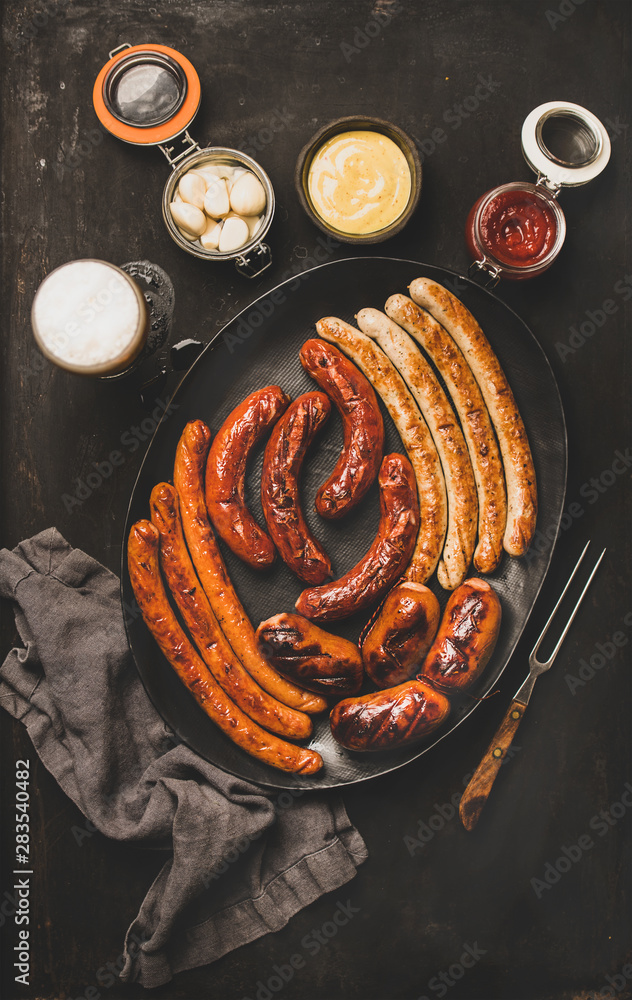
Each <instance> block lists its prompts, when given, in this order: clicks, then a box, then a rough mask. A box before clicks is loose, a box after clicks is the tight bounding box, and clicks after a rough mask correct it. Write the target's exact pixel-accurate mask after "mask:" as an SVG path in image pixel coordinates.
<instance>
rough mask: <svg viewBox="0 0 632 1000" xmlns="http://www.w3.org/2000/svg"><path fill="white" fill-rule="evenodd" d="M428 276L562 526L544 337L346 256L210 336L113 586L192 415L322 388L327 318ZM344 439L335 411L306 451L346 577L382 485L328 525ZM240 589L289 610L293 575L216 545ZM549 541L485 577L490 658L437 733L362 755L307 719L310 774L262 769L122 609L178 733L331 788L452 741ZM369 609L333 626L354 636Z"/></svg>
mask: <svg viewBox="0 0 632 1000" xmlns="http://www.w3.org/2000/svg"><path fill="white" fill-rule="evenodd" d="M420 276H426V277H429V278H433V279H435V280H436V281H439V282H441V283H443V284H445V285H446V286H447V287H448V288H450V289H451V290H453V291H455V293H456V294H457V295H458V296H459V298H460V299H461V300H462V301H463V303H464V304H465V305H466V306H467V307H468V308H469V309H471V311H472V312H473V314H474V316H475V317H476V318H477V320H478V321H479V323H480V324H481V326H482V328H483V330H484V331H485V333H486V334H487V337H488V338H489V340H490V342H491V344H492V347H493V348H494V350H495V351H496V353H497V355H498V357H499V359H500V362H501V364H502V366H503V368H504V370H505V372H506V375H507V378H508V379H509V383H510V385H511V387H512V389H513V391H514V395H515V397H516V400H517V403H518V406H519V408H520V411H521V413H522V416H523V419H524V422H525V425H526V428H527V434H528V436H529V441H530V443H531V447H532V451H533V457H534V462H535V468H536V475H537V480H538V497H539V514H538V524H539V525H540V526H542V525H544V526H546V528H547V529H550V528H552V527H555V526H557V525H558V523H559V519H560V517H561V514H562V507H563V502H564V491H565V485H566V429H565V422H564V414H563V411H562V406H561V402H560V397H559V393H558V389H557V385H556V383H555V379H554V376H553V372H552V371H551V368H550V366H549V363H548V361H547V359H546V356H545V355H544V353H543V351H542V349H541V347H540V346H539V344H538V342H537V341H536V340H535V338H534V337H533V335H532V334H531V332H530V331H529V329H528V328H527V327H526V326H525V324H524V323H523V322H522V320H520V319H519V317H518V316H517V315H516V314H515V313H514V312H512V310H511V309H509V307H508V306H506V305H505V304H504V303H503V302H501V301H500V299H497V298H496V297H495V296H494V295H492V294H491V293H490V292H488V291H486V290H485V289H483V288H481V287H479V286H478V285H476V284H474V283H473V282H470V281H468V280H467V279H465V278H461V277H459V276H458V275H456V274H453V273H452V272H450V271H446V270H444V269H442V268H438V267H432V266H429V265H426V264H420V263H416V262H415V261H408V260H396V259H391V258H375V257H372V258H351V259H348V260H340V261H334V262H332V263H330V264H324V265H322V266H321V267H317V268H314V269H313V270H311V271H308V272H306V273H304V274H303V275H301V276H300V277H296V278H292V279H290V280H288V281H286V282H284V283H283V284H282V285H279V286H278V287H277V288H276V289H274V290H273V291H272V292H267V293H266V295H264V296H262V297H261V298H260V299H258V300H257V301H256V302H254V303H252V305H250V306H248V307H247V308H246V309H244V310H243V312H242V313H240V314H239V315H238V316H237V317H235V319H233V320H231V322H230V323H228V324H227V326H226V327H224V329H223V330H222V331H220V333H219V335H218V336H217V337H216V338H215V340H214V341H213V342H212V343H211V344H209V346H208V347H207V348H206V349H205V351H204V352H203V353H202V354H201V355H200V357H199V358H198V360H197V361H196V362H195V364H194V365H193V366H192V367H191V369H190V370H189V372H188V373H187V375H186V376H185V378H184V379H183V381H182V383H181V385H180V387H179V389H178V391H177V393H176V395H175V396H174V403H175V404H176V405H177V408H175V409H174V412H173V413H172V414H170V415H169V416H168V417H167V418H164V419H163V421H162V422H161V423H160V425H159V426H158V428H157V430H156V433H155V435H154V437H153V439H152V441H151V443H150V445H149V447H148V449H147V454H146V455H145V458H144V461H143V464H142V466H141V469H140V472H139V474H138V478H137V480H136V484H135V486H134V490H133V492H132V497H131V500H130V505H129V510H128V516H127V522H126V526H125V535H124V539H123V547H122V567H121V569H122V572H121V594H122V600H123V602H124V607H125V606H126V607H127V608H128V609H129V608H130V607H133V600H134V595H133V592H132V588H131V584H130V580H129V575H128V572H127V566H126V555H125V550H126V540H127V536H128V533H129V529H130V527H131V525H132V524H133V522H134V521H136V520H138V519H139V518H142V517H148V516H149V495H150V493H151V490H152V488H153V486H154V485H155V484H156V483H157V482H160V481H162V480H172V474H173V460H174V456H175V451H176V445H177V443H178V439H179V437H180V435H181V433H182V430H183V428H184V426H185V424H186V423H187V421H189V420H194V419H202V420H204V421H205V422H206V423H207V424H208V425H209V427H210V428H211V430H212V431H213V432H215V431H217V429H218V428H219V426H220V425H221V423H222V421H223V420H224V419H225V417H226V416H227V415H228V414H229V413H230V411H231V410H232V409H233V407H234V406H236V405H237V403H239V402H240V401H241V400H242V399H243V398H244V397H245V396H247V395H248V394H249V393H251V392H253V391H254V390H255V389H258V388H261V387H263V386H266V385H270V384H278V385H280V386H281V387H282V388H283V389H284V390H285V391H286V392H287V393H288V394H289V395H290V396H292V398H296V396H298V395H300V394H301V393H303V392H307V391H309V390H313V389H315V388H316V386H315V384H314V383H313V382H312V381H311V379H310V378H309V376H308V375H307V374H306V373H305V372H304V371H303V368H302V367H301V364H300V361H299V357H298V352H299V349H300V347H301V345H302V344H303V342H304V341H305V340H307V339H308V338H309V337H312V336H315V335H316V332H315V329H314V324H315V323H316V321H317V320H318V319H320V318H321V317H323V316H328V315H332V316H338V317H340V318H341V319H344V320H347V321H348V322H350V323H353V322H354V314H355V313H357V312H358V311H359V310H360V309H361V308H363V307H364V306H374V307H376V308H378V309H382V308H383V306H384V303H385V301H386V299H387V298H388V296H389V295H391V294H393V293H394V292H398V291H401V292H406V290H407V287H408V285H409V284H410V282H411V281H412V280H413V279H414V278H417V277H420ZM382 410H383V415H384V423H385V429H386V438H385V453H386V452H390V451H400V452H401V451H404V448H403V445H402V443H401V440H400V438H399V435H398V433H397V431H396V430H395V427H394V425H393V423H392V421H391V419H390V417H389V416H388V414H387V413H386V411H385V410H384V407H382ZM341 446H342V427H341V423H340V419H339V417H338V414H337V413H336V412H335V408H334V412H332V417H331V418H330V421H329V423H328V425H327V426H326V428H325V430H324V432H323V433H322V435H321V436H320V438H319V440H318V443H317V444H316V445H315V446H314V447H313V449H312V450H311V451H310V452H309V454H308V456H307V459H306V462H305V466H304V474H303V482H302V494H303V504H304V510H305V513H306V517H307V520H308V522H309V525H310V528H311V529H312V530H313V532H314V534H315V535H316V537H317V538H319V540H320V541H321V542H322V543H323V545H324V546H325V548H326V550H327V552H328V553H329V555H330V556H331V558H332V562H333V566H334V572H335V575H336V576H339V575H340V574H342V573H344V572H346V571H347V570H348V569H349V568H350V567H351V566H353V565H354V564H355V563H356V562H357V561H358V560H359V559H360V558H361V557H362V555H363V554H364V553H365V552H366V550H367V549H368V547H369V546H370V544H371V542H372V541H373V538H374V536H375V533H376V530H377V525H378V519H379V502H378V491H377V485H374V486H373V488H372V489H371V491H370V492H369V493H368V494H367V495H366V496H365V498H364V499H363V501H362V503H361V504H360V505H359V506H358V508H356V510H355V511H353V512H352V513H351V514H350V515H348V516H347V517H346V518H343V519H342V521H340V522H331V521H324V520H322V519H321V518H319V517H318V515H317V514H316V513H315V511H314V496H315V494H316V491H317V489H318V487H319V486H320V485H321V484H322V482H323V481H324V480H325V479H326V478H327V476H328V475H329V474H330V472H331V470H332V468H333V466H334V464H335V462H336V460H337V457H338V455H339V452H340V448H341ZM262 456H263V449H260V451H259V452H258V454H257V456H256V457H255V459H254V461H253V463H252V467H251V468H250V469H249V471H248V478H247V500H248V503H249V504H250V505H251V509H252V510H253V512H254V514H255V516H256V517H258V518H259V519H260V521H261V523H263V519H262V515H261V506H260V502H259V484H260V475H261V462H262ZM222 551H223V552H224V555H225V558H226V563H227V565H228V569H229V572H230V575H231V578H232V580H233V582H234V585H235V587H236V589H237V592H238V593H239V596H240V598H241V599H242V601H243V604H244V607H245V609H246V611H247V613H248V615H249V616H250V619H251V620H252V622H253V623H254V625H255V626H256V625H258V623H259V622H260V621H262V620H263V619H265V618H268V617H270V616H271V615H274V614H278V613H280V612H281V611H293V609H294V602H295V600H296V598H297V597H298V595H299V593H300V592H301V590H302V584H301V582H300V581H299V580H298V579H297V578H296V577H294V576H293V574H291V573H290V571H289V570H288V569H287V568H286V567H285V565H284V564H283V563H282V562H281V561H280V560H279V561H278V564H277V565H276V567H274V568H273V569H272V570H270V571H268V572H267V573H265V574H260V573H255V572H254V571H253V570H250V569H249V568H248V567H247V566H245V565H244V564H243V563H242V562H241V561H240V560H239V559H237V558H236V557H235V556H233V554H232V553H231V552H230V551H228V550H227V549H226V548H225V547H224V546H222ZM551 553H552V546H548V547H547V551H546V552H545V553H543V554H540V555H538V556H537V558H534V559H532V560H526V559H511V558H510V557H509V556H507V555H506V554H505V555H504V556H503V558H502V561H501V563H500V566H499V568H498V570H497V571H496V572H495V573H494V574H492V575H491V576H490V577H489V579H490V580H491V583H492V585H493V586H494V588H495V590H496V592H497V593H498V596H499V597H500V600H501V603H502V607H503V622H502V627H501V632H500V636H499V639H498V644H497V646H496V649H495V651H494V655H493V657H492V659H491V661H490V663H489V664H488V666H487V669H486V670H485V672H484V674H483V676H482V677H481V678H480V681H479V682H478V684H477V685H476V686H475V687H474V688H473V690H472V691H471V695H473V696H474V697H468V696H465V697H464V698H462V699H461V700H459V701H457V702H455V703H454V705H453V708H452V713H451V715H450V717H449V719H448V721H447V724H446V725H444V726H443V727H442V728H441V729H440V730H437V732H436V733H434V734H432V736H430V737H429V738H428V739H427V740H426V741H425V742H423V743H419V744H416V745H415V746H411V747H407V748H405V749H399V750H394V751H390V752H381V753H369V754H357V753H351V752H349V751H346V750H343V749H342V747H339V746H338V744H337V743H335V741H334V740H333V737H332V735H331V732H330V729H329V722H328V719H327V715H326V713H325V714H324V715H323V716H322V717H320V718H318V719H316V720H315V731H314V736H313V738H312V740H311V741H310V743H309V746H311V747H313V748H314V749H316V750H318V751H319V753H321V754H322V756H323V759H324V767H323V769H322V771H321V772H320V774H318V775H316V776H314V777H305V778H303V777H300V776H295V775H289V774H285V773H283V772H281V771H277V770H275V769H274V768H271V767H269V766H268V765H266V764H262V763H260V762H259V761H257V760H255V759H254V758H252V757H250V756H249V755H247V754H246V753H245V752H244V751H242V750H240V749H239V748H238V747H236V746H234V744H233V743H231V742H230V740H228V739H227V738H226V737H225V736H224V735H223V734H222V733H221V732H220V731H219V730H218V729H217V728H216V727H215V726H214V725H213V724H212V723H211V721H210V720H209V719H208V717H207V716H206V715H205V713H204V712H203V711H202V709H201V708H200V707H199V706H198V705H197V703H196V702H195V700H194V699H193V697H192V695H190V694H189V692H188V691H187V690H186V688H185V687H184V685H183V684H182V683H181V682H180V680H179V679H178V678H177V676H176V675H175V673H174V671H173V670H172V669H171V667H170V666H169V664H168V662H167V661H166V660H165V658H164V657H163V656H162V654H161V653H160V651H159V650H158V647H157V646H156V644H155V642H154V641H153V639H152V637H151V635H150V633H149V631H148V630H147V628H146V626H145V624H144V622H143V621H142V618H140V616H137V617H136V618H134V617H133V616H130V615H129V614H126V627H127V631H128V637H129V641H130V645H131V648H132V652H133V654H134V658H135V660H136V664H137V666H138V670H139V672H140V675H141V677H142V679H143V682H144V684H145V687H146V689H147V691H148V693H149V696H150V698H151V700H152V701H153V703H154V705H155V706H156V708H157V710H158V711H159V712H160V714H161V715H162V717H163V718H164V719H165V721H166V722H167V724H168V725H169V726H170V727H171V728H172V729H173V730H174V731H175V732H176V733H177V735H178V736H179V737H180V739H181V740H182V741H183V742H185V743H186V744H188V746H190V747H191V748H192V749H193V750H195V751H196V752H197V753H199V754H200V755H201V756H202V757H204V758H206V759H207V760H209V761H211V762H212V763H214V764H217V765H218V766H219V767H221V768H223V769H224V770H225V771H228V772H229V773H232V774H234V775H237V776H238V777H241V778H245V779H247V780H251V781H256V782H258V783H260V784H263V785H268V786H271V787H277V788H314V789H316V788H331V787H335V786H338V785H345V784H350V783H354V782H357V781H363V780H366V779H367V778H371V777H374V776H375V775H379V774H383V773H385V772H387V771H391V770H393V769H395V768H398V767H401V766H403V765H404V764H406V763H408V761H411V760H414V759H415V758H417V757H419V756H420V755H421V754H423V753H425V752H426V751H427V750H429V749H430V747H431V746H434V745H435V744H436V743H437V742H438V741H440V740H443V739H446V737H447V736H449V734H450V733H451V732H452V731H453V730H454V729H455V727H456V726H457V725H458V724H459V723H460V722H462V721H463V719H465V718H466V717H467V716H468V715H469V714H470V713H471V712H472V711H474V709H475V708H476V707H477V705H478V701H477V700H475V699H477V698H480V697H481V696H482V695H484V694H486V693H487V692H488V691H489V690H490V689H491V688H492V687H493V685H494V684H495V683H496V681H497V680H498V678H499V677H500V675H501V673H502V672H503V670H504V669H505V667H506V665H507V663H508V661H509V658H510V656H511V654H512V652H513V650H514V648H515V646H516V643H517V642H518V639H519V638H520V635H521V633H522V630H523V628H524V626H525V624H526V621H527V619H528V617H529V614H530V612H531V609H532V607H533V604H534V602H535V599H536V597H537V595H538V592H539V590H540V587H541V586H542V582H543V580H544V577H545V575H546V572H547V570H548V567H549V562H550V558H551ZM429 586H431V587H432V589H433V590H434V592H435V593H436V594H437V596H438V598H439V600H440V602H441V605H442V607H443V606H445V603H446V601H447V598H448V594H447V593H446V592H445V591H443V590H442V589H441V587H440V586H439V584H438V583H437V581H436V577H433V579H432V581H431V582H430V584H429ZM367 617H368V614H366V613H365V614H362V615H359V616H355V617H353V618H349V619H347V620H346V621H344V622H338V623H332V624H331V626H329V625H328V626H327V627H328V628H330V630H331V631H333V632H336V633H338V634H339V635H343V636H345V637H346V638H350V639H353V640H357V638H358V636H359V633H360V631H361V629H362V627H363V626H364V624H365V622H366V619H367Z"/></svg>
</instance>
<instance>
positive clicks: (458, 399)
mask: <svg viewBox="0 0 632 1000" xmlns="http://www.w3.org/2000/svg"><path fill="white" fill-rule="evenodd" d="M385 312H386V313H387V315H388V316H390V318H391V319H392V320H394V321H395V322H396V323H399V325H400V326H403V327H404V329H405V330H407V331H408V333H409V334H410V335H411V337H413V338H414V339H415V340H416V341H417V343H418V344H421V346H422V347H423V349H424V350H425V351H426V352H427V353H428V354H429V355H430V358H431V359H432V361H433V362H434V363H435V365H436V366H437V368H438V369H439V373H440V374H441V376H442V378H443V380H444V382H445V384H446V386H447V387H448V391H449V393H450V395H451V397H452V401H453V403H454V406H455V408H456V411H457V413H458V415H459V419H460V421H461V427H462V428H463V435H464V437H465V440H466V442H467V446H468V449H469V452H470V458H471V460H472V468H473V469H474V477H475V479H476V490H477V493H478V544H477V546H476V549H475V550H474V566H475V567H476V569H477V570H478V571H479V573H491V572H493V570H495V569H496V567H497V566H498V563H499V562H500V558H501V556H502V551H503V534H504V531H505V525H506V523H507V495H506V493H505V476H504V473H503V466H502V462H501V459H500V452H499V451H498V445H497V444H496V438H495V437H494V430H493V428H492V425H491V421H490V419H489V413H488V412H487V407H486V406H485V400H484V399H483V397H482V395H481V390H480V389H479V387H478V383H477V381H476V379H475V378H474V376H473V374H472V370H471V368H470V366H469V365H468V363H467V361H466V360H465V358H464V357H463V355H462V353H461V351H460V350H459V348H458V347H457V346H456V344H455V343H454V341H453V340H452V337H451V336H450V335H449V334H448V333H447V332H446V330H444V328H443V327H442V326H441V324H440V323H437V321H436V320H435V319H433V317H432V316H431V315H430V313H427V312H426V311H425V310H424V309H421V308H420V307H419V306H418V305H417V304H416V303H415V302H412V301H411V299H409V298H407V297H406V296H405V295H391V297H390V298H389V300H388V301H387V303H386V306H385Z"/></svg>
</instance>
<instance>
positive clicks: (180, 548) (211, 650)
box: [150, 483, 312, 740]
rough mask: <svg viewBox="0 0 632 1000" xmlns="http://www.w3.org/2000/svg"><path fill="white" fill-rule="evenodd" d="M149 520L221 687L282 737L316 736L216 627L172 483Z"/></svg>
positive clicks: (161, 490) (185, 615) (186, 617)
mask: <svg viewBox="0 0 632 1000" xmlns="http://www.w3.org/2000/svg"><path fill="white" fill-rule="evenodd" d="M150 508H151V519H152V522H153V523H154V524H155V526H156V527H157V528H158V531H159V532H160V565H161V567H162V571H163V573H164V575H165V579H166V581H167V583H168V585H169V588H170V590H171V593H172V594H173V597H174V599H175V602H176V604H177V606H178V610H179V611H180V614H181V615H182V619H183V621H184V624H185V625H186V627H187V628H188V630H189V632H190V633H191V636H192V638H193V641H194V642H195V644H196V646H197V648H198V650H199V652H200V655H201V656H202V659H203V660H204V662H205V663H206V665H207V667H208V668H209V670H210V671H211V673H212V674H213V677H214V678H215V680H216V681H217V683H218V684H219V685H220V687H222V688H223V689H224V691H225V692H226V694H227V695H228V696H229V697H230V698H231V699H232V700H233V701H234V702H235V704H236V705H237V707H238V708H241V710H242V711H243V712H245V713H246V715H249V716H250V718H251V719H253V720H254V721H255V722H258V723H259V725H260V726H263V727H264V729H269V730H270V732H272V733H276V734H277V735H278V736H288V737H289V738H290V739H295V740H304V739H307V738H308V737H309V736H311V734H312V722H311V719H310V718H309V716H308V715H305V714H304V713H303V712H297V711H296V710H295V709H293V708H288V707H287V705H282V704H281V702H280V701H277V700H276V698H273V697H272V695H270V694H268V693H267V692H266V691H264V690H263V689H262V688H260V687H259V685H258V684H257V682H256V681H255V680H253V678H252V677H251V676H250V674H249V673H248V671H247V670H244V668H243V666H242V665H241V663H240V662H239V659H238V658H237V656H236V655H235V653H234V651H233V649H232V647H231V645H230V644H229V642H228V640H227V638H226V636H225V635H224V633H223V632H222V630H221V628H220V627H219V625H218V624H217V619H216V617H215V615H214V614H213V609H212V608H211V605H210V604H209V602H208V598H207V596H206V594H205V593H204V589H203V588H202V586H201V585H200V581H199V580H198V578H197V576H196V573H195V570H194V568H193V563H192V562H191V557H190V556H189V553H188V552H187V547H186V543H185V541H184V535H183V534H182V524H181V522H180V512H179V509H178V494H177V493H176V490H175V487H174V486H171V485H170V484H169V483H159V484H158V485H157V486H154V488H153V490H152V492H151V499H150Z"/></svg>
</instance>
